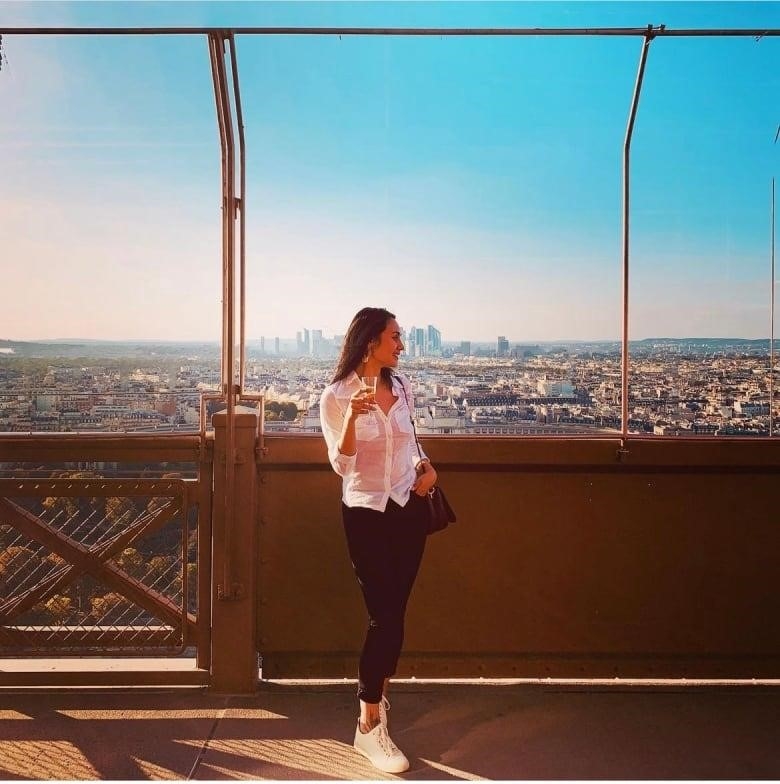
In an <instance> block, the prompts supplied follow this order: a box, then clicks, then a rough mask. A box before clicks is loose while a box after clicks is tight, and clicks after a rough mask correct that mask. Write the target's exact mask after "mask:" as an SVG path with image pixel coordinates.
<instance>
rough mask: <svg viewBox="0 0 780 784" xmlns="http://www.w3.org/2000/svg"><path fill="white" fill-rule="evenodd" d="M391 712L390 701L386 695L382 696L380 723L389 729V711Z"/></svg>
mask: <svg viewBox="0 0 780 784" xmlns="http://www.w3.org/2000/svg"><path fill="white" fill-rule="evenodd" d="M389 710H390V700H388V699H387V697H385V696H384V695H382V699H381V700H380V701H379V721H381V722H382V724H384V725H385V727H387V726H388V725H387V711H389Z"/></svg>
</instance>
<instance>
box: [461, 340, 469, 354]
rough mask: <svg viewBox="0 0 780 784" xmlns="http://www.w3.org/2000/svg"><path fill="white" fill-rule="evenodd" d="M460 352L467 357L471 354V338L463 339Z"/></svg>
mask: <svg viewBox="0 0 780 784" xmlns="http://www.w3.org/2000/svg"><path fill="white" fill-rule="evenodd" d="M460 353H461V354H463V355H464V356H466V357H469V356H471V341H470V340H462V341H461V342H460Z"/></svg>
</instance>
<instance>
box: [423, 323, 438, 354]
mask: <svg viewBox="0 0 780 784" xmlns="http://www.w3.org/2000/svg"><path fill="white" fill-rule="evenodd" d="M426 338H427V347H426V348H427V353H428V354H441V332H439V330H438V329H436V327H434V326H433V324H428V334H427V335H426Z"/></svg>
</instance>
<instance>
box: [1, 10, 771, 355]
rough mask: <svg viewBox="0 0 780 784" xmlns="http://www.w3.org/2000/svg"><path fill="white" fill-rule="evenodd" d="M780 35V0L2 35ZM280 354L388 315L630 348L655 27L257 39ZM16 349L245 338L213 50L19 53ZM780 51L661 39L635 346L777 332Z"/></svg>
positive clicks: (256, 85)
mask: <svg viewBox="0 0 780 784" xmlns="http://www.w3.org/2000/svg"><path fill="white" fill-rule="evenodd" d="M649 23H653V24H661V23H663V24H666V26H667V27H669V28H681V27H750V28H754V27H780V4H778V3H769V2H767V3H747V2H739V3H705V2H700V3H677V2H675V3H671V2H670V3H637V2H633V3H589V2H580V3H557V2H550V3H479V4H476V3H395V4H392V3H363V4H356V3H327V2H323V3H145V2H138V3H132V4H129V3H13V2H6V3H4V4H2V5H0V25H6V26H13V25H30V26H33V25H40V26H45V25H52V26H60V25H62V26H70V25H94V26H121V25H128V26H141V25H143V26H164V25H220V26H222V25H225V26H227V25H232V26H248V25H269V26H271V25H307V26H337V25H344V26H368V25H377V26H382V25H395V26H446V27H458V26H489V27H500V26H519V27H534V26H553V27H581V26H589V27H590V26H615V27H618V26H633V27H641V26H645V25H647V24H649ZM237 47H238V58H239V73H240V77H241V91H242V102H243V107H244V113H245V124H246V134H247V148H248V160H247V177H248V193H247V199H248V203H247V208H248V210H247V221H248V228H247V231H248V247H247V260H248V310H249V312H248V318H247V333H248V336H249V337H251V338H255V337H259V336H260V335H266V336H267V337H274V336H276V335H280V336H293V335H294V334H295V332H296V331H297V330H299V329H301V328H303V327H309V328H313V329H323V330H324V331H325V334H326V335H331V334H335V333H341V332H343V331H344V328H345V326H346V324H347V323H348V321H349V319H350V318H351V316H352V314H353V313H354V312H355V311H356V310H357V309H358V308H359V307H361V306H362V305H364V304H375V305H383V306H387V307H389V308H390V309H392V310H393V311H394V312H396V313H397V314H398V316H399V320H400V321H401V323H402V324H403V325H405V326H407V327H408V326H411V325H412V324H415V325H420V324H427V323H433V324H435V325H436V326H438V327H439V329H441V331H442V333H443V337H444V339H445V340H461V339H472V340H494V339H495V336H496V335H497V334H505V335H507V336H508V337H509V339H510V340H511V341H527V340H554V339H583V340H584V339H614V338H617V337H619V335H620V324H621V234H620V232H621V160H622V141H623V136H624V133H625V126H626V118H627V112H628V108H629V102H630V98H631V93H632V90H633V85H634V80H635V76H636V68H637V63H638V57H639V51H640V47H641V40H640V39H637V38H547V37H545V38H469V39H464V38H398V37H393V38H373V37H360V38H342V39H339V38H337V37H327V38H316V39H315V38H307V37H302V36H295V37H285V38H278V37H274V38H260V37H248V36H245V37H240V38H239V39H238V42H237ZM4 51H5V53H6V55H7V57H8V62H7V64H6V66H5V67H4V68H3V70H2V72H0V100H1V101H2V105H3V107H4V112H3V116H2V117H1V118H0V141H1V142H2V147H0V149H2V151H3V152H2V153H0V154H2V155H3V156H4V157H5V160H3V161H2V165H3V170H4V172H6V173H7V174H6V175H4V179H6V182H7V183H8V186H10V187H6V188H4V189H3V191H4V192H3V195H2V196H0V199H2V202H3V203H2V205H0V207H2V209H1V210H0V237H2V238H3V239H2V246H0V247H2V251H1V253H2V258H3V269H4V277H5V279H6V283H7V284H8V286H9V287H8V289H7V290H8V291H14V292H15V296H14V297H13V298H10V299H9V300H8V301H7V303H6V302H4V306H5V305H6V304H7V307H4V309H3V313H2V315H0V337H9V338H16V339H36V338H45V337H63V336H73V337H76V336H77V337H92V338H94V337H107V338H168V339H188V338H191V339H214V340H216V339H218V338H219V334H220V327H219V316H220V298H221V289H220V234H219V232H220V217H219V148H218V142H217V132H216V121H215V117H214V99H213V95H212V92H211V76H210V73H209V67H208V56H207V49H206V43H205V40H204V39H203V38H202V37H194V36H193V37H187V38H178V37H177V38H173V37H168V38H160V37H149V38H109V37H91V38H63V37H57V38H46V37H35V38H24V39H23V38H21V37H12V36H6V37H5V39H4ZM779 64H780V40H778V39H776V38H763V39H761V40H759V41H756V40H754V39H753V38H746V39H722V38H720V39H657V40H655V41H654V42H653V43H652V45H651V47H650V53H649V57H648V63H647V71H646V76H645V85H644V89H643V93H642V100H641V104H640V108H639V114H638V118H637V124H636V129H635V136H634V142H633V164H632V245H631V249H632V267H631V270H632V271H631V324H630V328H631V336H632V337H634V338H642V337H648V336H694V335H724V336H725V335H730V336H743V337H763V336H766V335H767V334H768V328H769V299H770V291H769V237H770V235H769V195H770V181H771V178H772V176H776V175H777V169H778V166H777V164H778V156H780V142H778V144H773V140H774V136H775V132H776V130H777V127H778V125H780V106H779V105H778V99H777V96H778V95H780V89H779V88H780V68H778V65H779Z"/></svg>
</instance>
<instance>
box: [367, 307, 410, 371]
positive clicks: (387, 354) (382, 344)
mask: <svg viewBox="0 0 780 784" xmlns="http://www.w3.org/2000/svg"><path fill="white" fill-rule="evenodd" d="M403 350H404V344H403V341H402V340H401V327H399V326H398V322H397V321H396V320H395V319H390V320H389V321H388V322H387V325H386V326H385V329H384V331H383V332H382V334H381V335H380V336H379V338H378V342H377V343H374V345H373V346H372V348H371V355H372V356H373V358H374V360H376V361H377V362H378V363H379V364H380V365H381V366H382V367H390V368H394V367H395V366H396V365H397V364H398V355H399V354H400V353H401V352H402V351H403Z"/></svg>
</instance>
